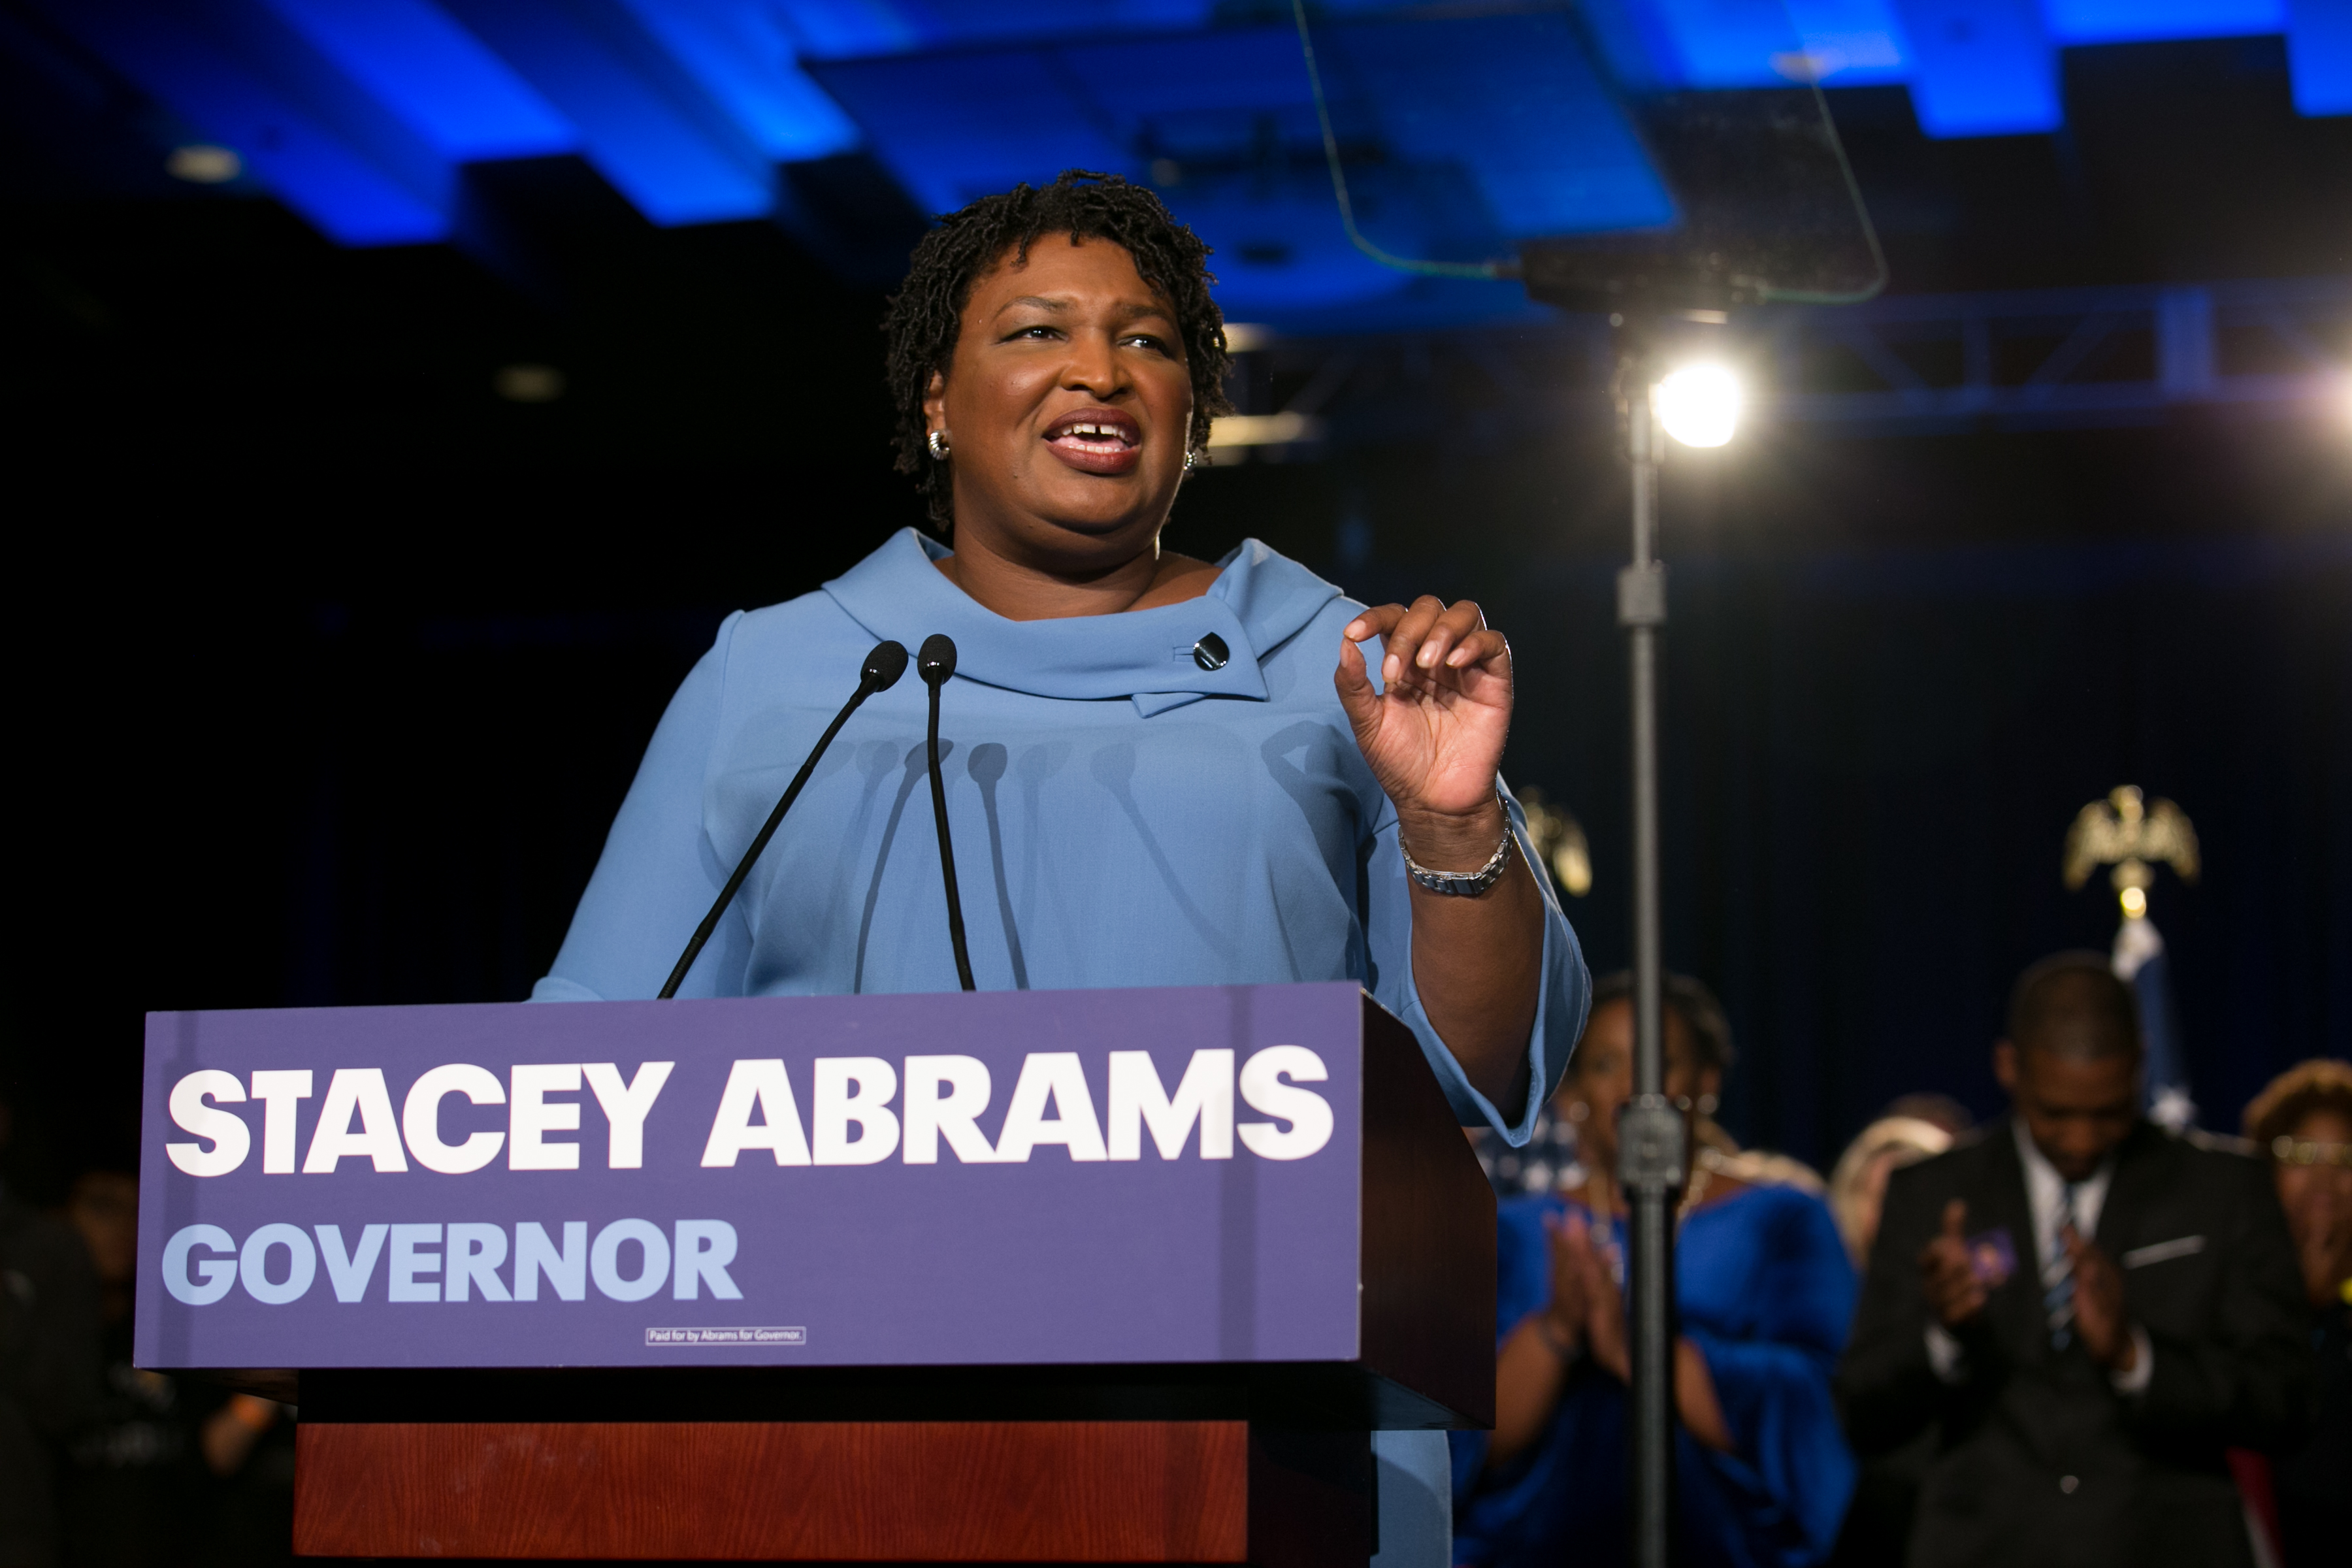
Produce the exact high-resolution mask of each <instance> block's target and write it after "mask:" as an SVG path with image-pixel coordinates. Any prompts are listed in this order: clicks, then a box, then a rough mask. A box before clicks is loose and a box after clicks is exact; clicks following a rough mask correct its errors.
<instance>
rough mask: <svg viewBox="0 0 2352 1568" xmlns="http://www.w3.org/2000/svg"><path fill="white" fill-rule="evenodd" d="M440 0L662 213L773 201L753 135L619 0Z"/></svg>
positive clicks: (678, 220) (643, 208)
mask: <svg viewBox="0 0 2352 1568" xmlns="http://www.w3.org/2000/svg"><path fill="white" fill-rule="evenodd" d="M441 3H442V5H444V6H445V8H446V9H447V10H448V11H449V12H450V13H451V14H452V15H454V16H456V17H457V19H458V20H459V21H460V22H462V23H463V24H465V26H467V29H468V30H470V31H471V32H472V33H473V34H474V36H475V37H478V38H480V39H481V40H482V41H483V42H484V43H485V44H487V45H488V46H489V47H491V48H492V49H493V50H495V51H497V53H498V54H499V57H500V58H502V59H504V60H505V61H506V62H507V64H508V65H509V66H510V67H512V68H514V69H515V70H517V71H518V72H520V74H521V75H522V76H524V77H525V78H527V79H529V80H530V83H531V84H532V86H534V87H536V88H537V89H539V90H540V92H541V93H542V94H543V95H545V97H546V98H547V100H548V101H549V102H551V103H552V104H554V105H555V107H556V108H557V109H558V110H560V111H561V112H562V114H563V116H564V118H565V119H567V120H569V121H571V122H572V125H573V126H575V127H576V128H577V129H578V131H579V132H580V141H581V145H582V149H583V155H584V156H585V157H586V159H587V161H588V163H589V164H590V165H591V166H592V167H593V168H594V169H595V170H596V172H597V173H598V174H602V175H604V178H605V179H606V180H608V181H610V182H611V183H612V184H613V187H614V189H615V190H617V191H619V192H620V193H621V194H622V195H624V196H625V197H627V198H628V200H629V203H630V205H633V206H635V208H636V209H637V210H638V211H639V212H641V213H643V214H645V215H646V217H648V218H650V219H652V220H653V221H654V222H655V223H657V224H663V225H676V224H692V223H719V222H725V221H729V220H735V219H744V218H756V217H764V216H768V214H769V213H770V212H771V211H772V209H773V207H774V205H775V184H774V171H773V168H772V165H771V163H770V162H769V160H768V158H767V156H766V154H765V153H762V152H761V150H760V147H759V145H758V143H757V142H755V141H754V140H753V138H752V137H751V135H750V133H748V132H746V131H745V130H744V129H743V128H742V127H741V126H740V125H739V124H737V123H736V122H735V121H733V120H732V119H731V118H730V117H729V115H728V114H727V113H726V111H725V110H723V109H722V108H721V107H720V106H719V105H718V104H717V103H715V102H713V101H712V100H711V99H710V97H709V94H708V93H706V92H705V91H704V90H703V89H702V87H701V85H700V84H699V83H698V82H697V81H695V80H694V79H693V78H692V77H691V75H689V74H688V72H687V71H686V70H684V69H683V68H680V67H679V66H678V65H677V62H676V61H674V60H673V59H671V58H670V57H669V55H668V54H667V51H665V50H664V49H662V48H661V47H660V46H659V45H658V44H656V42H655V41H654V40H653V39H652V38H651V37H648V36H647V35H646V32H645V31H644V29H643V28H642V27H640V26H637V24H636V22H635V18H634V17H633V16H630V15H629V14H628V13H627V12H626V11H625V10H624V9H623V8H621V7H620V6H619V5H617V4H615V3H614V0H578V3H573V0H441Z"/></svg>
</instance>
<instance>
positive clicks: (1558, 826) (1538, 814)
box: [1519, 784, 1592, 899]
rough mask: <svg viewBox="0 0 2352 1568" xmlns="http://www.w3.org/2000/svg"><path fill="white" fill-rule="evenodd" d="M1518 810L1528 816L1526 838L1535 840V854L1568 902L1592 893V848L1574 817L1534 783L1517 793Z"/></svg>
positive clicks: (1566, 808) (1581, 825) (1573, 814)
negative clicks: (1557, 880) (1557, 881)
mask: <svg viewBox="0 0 2352 1568" xmlns="http://www.w3.org/2000/svg"><path fill="white" fill-rule="evenodd" d="M1519 809H1520V810H1521V811H1523V812H1525V813H1526V814H1527V817H1528V837H1530V838H1532V839H1534V840H1535V841H1536V854H1537V855H1538V857H1540V858H1542V860H1543V861H1544V863H1545V864H1546V865H1548V866H1549V867H1550V868H1551V873H1552V875H1553V876H1554V877H1555V878H1557V879H1559V888H1560V891H1562V892H1564V893H1566V894H1567V895H1568V896H1569V897H1570V898H1571V899H1580V898H1582V897H1584V895H1585V894H1587V893H1589V892H1591V891H1592V847H1591V844H1589V843H1588V842H1587V841H1586V839H1585V837H1584V825H1583V824H1582V823H1580V822H1579V821H1577V820H1576V814H1575V813H1574V812H1572V811H1570V810H1569V809H1568V807H1566V806H1564V805H1554V804H1553V803H1552V801H1551V800H1550V799H1549V797H1548V796H1547V795H1545V794H1544V792H1543V791H1542V790H1541V789H1539V788H1538V787H1537V786H1535V785H1534V784H1529V785H1528V786H1527V787H1526V788H1525V789H1522V790H1520V791H1519Z"/></svg>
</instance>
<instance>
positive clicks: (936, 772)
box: [915, 632, 978, 991]
mask: <svg viewBox="0 0 2352 1568" xmlns="http://www.w3.org/2000/svg"><path fill="white" fill-rule="evenodd" d="M955 667H956V647H955V639H954V638H953V637H949V636H948V635H947V634H946V633H945V632H933V633H932V634H931V635H930V636H929V637H925V638H924V639H923V646H922V648H921V650H920V651H919V652H918V653H917V654H916V655H915V672H916V673H917V674H918V675H920V676H921V677H922V678H923V684H924V685H926V686H928V687H929V688H930V689H931V728H930V732H929V741H930V748H931V819H932V820H933V821H935V822H937V823H938V824H939V825H940V879H942V880H943V881H945V882H946V884H947V889H948V940H949V941H950V942H953V943H954V944H955V961H956V978H957V979H958V980H961V982H963V988H964V989H965V990H967V991H971V990H976V989H978V988H977V987H976V986H974V985H973V984H972V983H971V953H970V952H966V951H965V950H964V945H963V898H962V896H961V894H959V893H958V892H957V891H956V876H955V849H954V847H952V846H950V844H949V843H948V786H947V783H946V781H945V780H943V779H941V778H940V687H942V686H945V685H946V684H947V683H948V678H949V677H950V676H951V675H953V674H954V673H955Z"/></svg>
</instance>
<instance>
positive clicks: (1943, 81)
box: [1895, 0, 2065, 137]
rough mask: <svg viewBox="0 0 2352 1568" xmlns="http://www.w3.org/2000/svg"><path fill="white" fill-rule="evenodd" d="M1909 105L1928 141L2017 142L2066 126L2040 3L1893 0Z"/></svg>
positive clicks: (2053, 53)
mask: <svg viewBox="0 0 2352 1568" xmlns="http://www.w3.org/2000/svg"><path fill="white" fill-rule="evenodd" d="M1895 8H1896V13H1897V15H1898V16H1899V17H1900V19H1901V21H1902V24H1903V31H1904V36H1905V37H1906V39H1907V40H1908V41H1909V44H1910V48H1911V106H1912V110H1913V112H1915V113H1916V115H1917V116H1918V118H1919V128H1920V129H1921V130H1922V131H1925V132H1927V134H1928V135H1930V136H1939V137H1940V136H2021V135H2031V134H2038V133H2046V132H2053V131H2055V130H2057V129H2058V127H2059V126H2060V125H2061V124H2062V123H2063V122H2064V120H2065V113H2064V109H2063V104H2062V103H2061V101H2060V99H2059V93H2058V54H2057V49H2056V47H2055V46H2054V45H2053V43H2052V42H2051V39H2050V34H2049V29H2048V27H2047V26H2046V25H2045V24H2044V22H2043V20H2042V5H2041V0H1895Z"/></svg>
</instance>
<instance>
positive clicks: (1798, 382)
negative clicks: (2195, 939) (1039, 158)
mask: <svg viewBox="0 0 2352 1568" xmlns="http://www.w3.org/2000/svg"><path fill="white" fill-rule="evenodd" d="M1688 335H1689V337H1690V338H1691V339H1692V340H1693V341H1692V342H1691V346H1692V347H1693V348H1694V349H1695V350H1697V349H1704V350H1705V351H1706V352H1709V353H1713V354H1715V355H1717V356H1720V357H1723V358H1725V359H1727V360H1729V361H1731V362H1732V363H1735V364H1738V365H1741V366H1743V367H1744V369H1745V370H1746V373H1747V375H1748V380H1749V383H1750V385H1751V387H1752V389H1753V390H1752V400H1753V404H1754V406H1755V410H1756V413H1757V414H1758V415H1759V416H1760V417H1761V418H1764V419H1768V420H1772V421H1775V422H1781V423H1790V424H1800V425H1825V426H1843V427H1845V428H1847V429H1850V430H1852V431H1854V432H1855V433H1857V434H1868V433H1889V434H1892V433H1911V432H1925V431H1936V430H1952V429H1968V428H1979V427H1988V426H1990V427H1993V428H2035V427H2043V428H2046V427H2052V426H2083V425H2114V424H2131V423H2143V422H2147V421H2151V420H2154V419H2157V418H2160V417H2162V416H2164V415H2165V414H2166V413H2167V412H2168V410H2172V409H2176V408H2182V407H2192V406H2199V405H2208V406H2213V405H2226V406H2232V407H2236V408H2239V409H2242V410H2244V411H2246V412H2249V413H2252V414H2255V415H2278V416H2292V415H2294V414H2295V413H2297V412H2298V411H2302V410H2307V409H2311V408H2313V407H2314V406H2315V405H2318V406H2332V407H2333V408H2334V409H2335V410H2336V411H2337V414H2338V416H2339V417H2341V418H2343V419H2344V420H2345V421H2346V422H2347V425H2352V279H2292V280H2284V281H2241V282H2230V283H2210V284H2194V285H2179V286H2165V287H2138V288H2103V289H2036V290H2023V291H2014V292H2005V293H1981V294H1945V295H1907V296H1906V295H1898V296H1894V297H1890V298H1883V299H1879V300H1873V301H1871V302H1869V303H1868V304H1864V305H1858V306H1846V307H1822V306H1807V307H1796V308H1791V307H1768V308H1763V309H1759V310H1751V311H1748V312H1744V313H1741V314H1739V315H1738V316H1736V317H1735V318H1734V319H1733V320H1732V321H1731V322H1730V323H1729V324H1728V325H1727V326H1724V327H1719V328H1712V329H1693V330H1692V331H1690V332H1689V334H1688ZM1611 369H1612V346H1611V339H1610V331H1609V328H1608V327H1607V325H1606V324H1605V322H1604V321H1602V320H1601V318H1599V317H1596V316H1584V317H1572V316H1561V317H1558V318H1554V319H1551V320H1548V321H1530V322H1527V323H1523V324H1519V325H1515V326H1510V327H1486V328H1480V329H1476V330H1474V331H1459V332H1449V333H1426V334H1403V335H1392V336H1372V337H1360V338H1311V339H1275V340H1272V341H1269V342H1265V343H1264V344H1263V345H1262V346H1260V347H1257V348H1255V349H1253V350H1251V351H1250V352H1248V353H1244V354H1242V355H1240V356H1239V364H1238V368H1237V371H1236V374H1235V393H1236V401H1237V402H1238V403H1239V405H1240V406H1241V408H1242V409H1243V412H1244V416H1245V417H1244V419H1242V420H1240V421H1238V422H1235V423H1234V425H1232V426H1224V427H1221V429H1220V432H1219V437H1220V438H1219V441H1218V445H1219V446H1220V447H1247V448H1251V449H1254V450H1255V452H1256V453H1258V454H1259V455H1261V456H1262V457H1265V458H1274V459H1276V460H1282V459H1286V458H1287V459H1297V458H1311V457H1313V456H1314V455H1316V453H1317V452H1318V451H1319V450H1320V449H1322V448H1324V447H1331V446H1340V447H1348V446H1357V445H1364V444H1379V443H1385V442H1391V441H1395V440H1399V439H1405V438H1410V437H1412V436H1414V435H1416V434H1418V435H1429V434H1433V433H1443V434H1444V437H1446V439H1447V440H1448V441H1449V442H1452V443H1454V444H1457V445H1461V444H1466V445H1468V446H1469V447H1473V448H1478V447H1486V446H1489V445H1492V444H1493V443H1496V442H1499V441H1505V440H1523V439H1525V438H1527V437H1528V435H1529V434H1531V431H1532V428H1535V427H1549V428H1552V429H1558V428H1561V427H1562V423H1561V422H1563V421H1570V422H1573V421H1576V420H1579V419H1583V418H1592V417H1604V416H1607V415H1608V413H1609V412H1610V402H1609V398H1608V382H1609V376H1610V373H1611ZM1239 455H1240V454H1239V453H1238V452H1234V453H1231V454H1221V456H1225V457H1226V458H1227V460H1230V458H1231V457H1232V456H1239Z"/></svg>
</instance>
